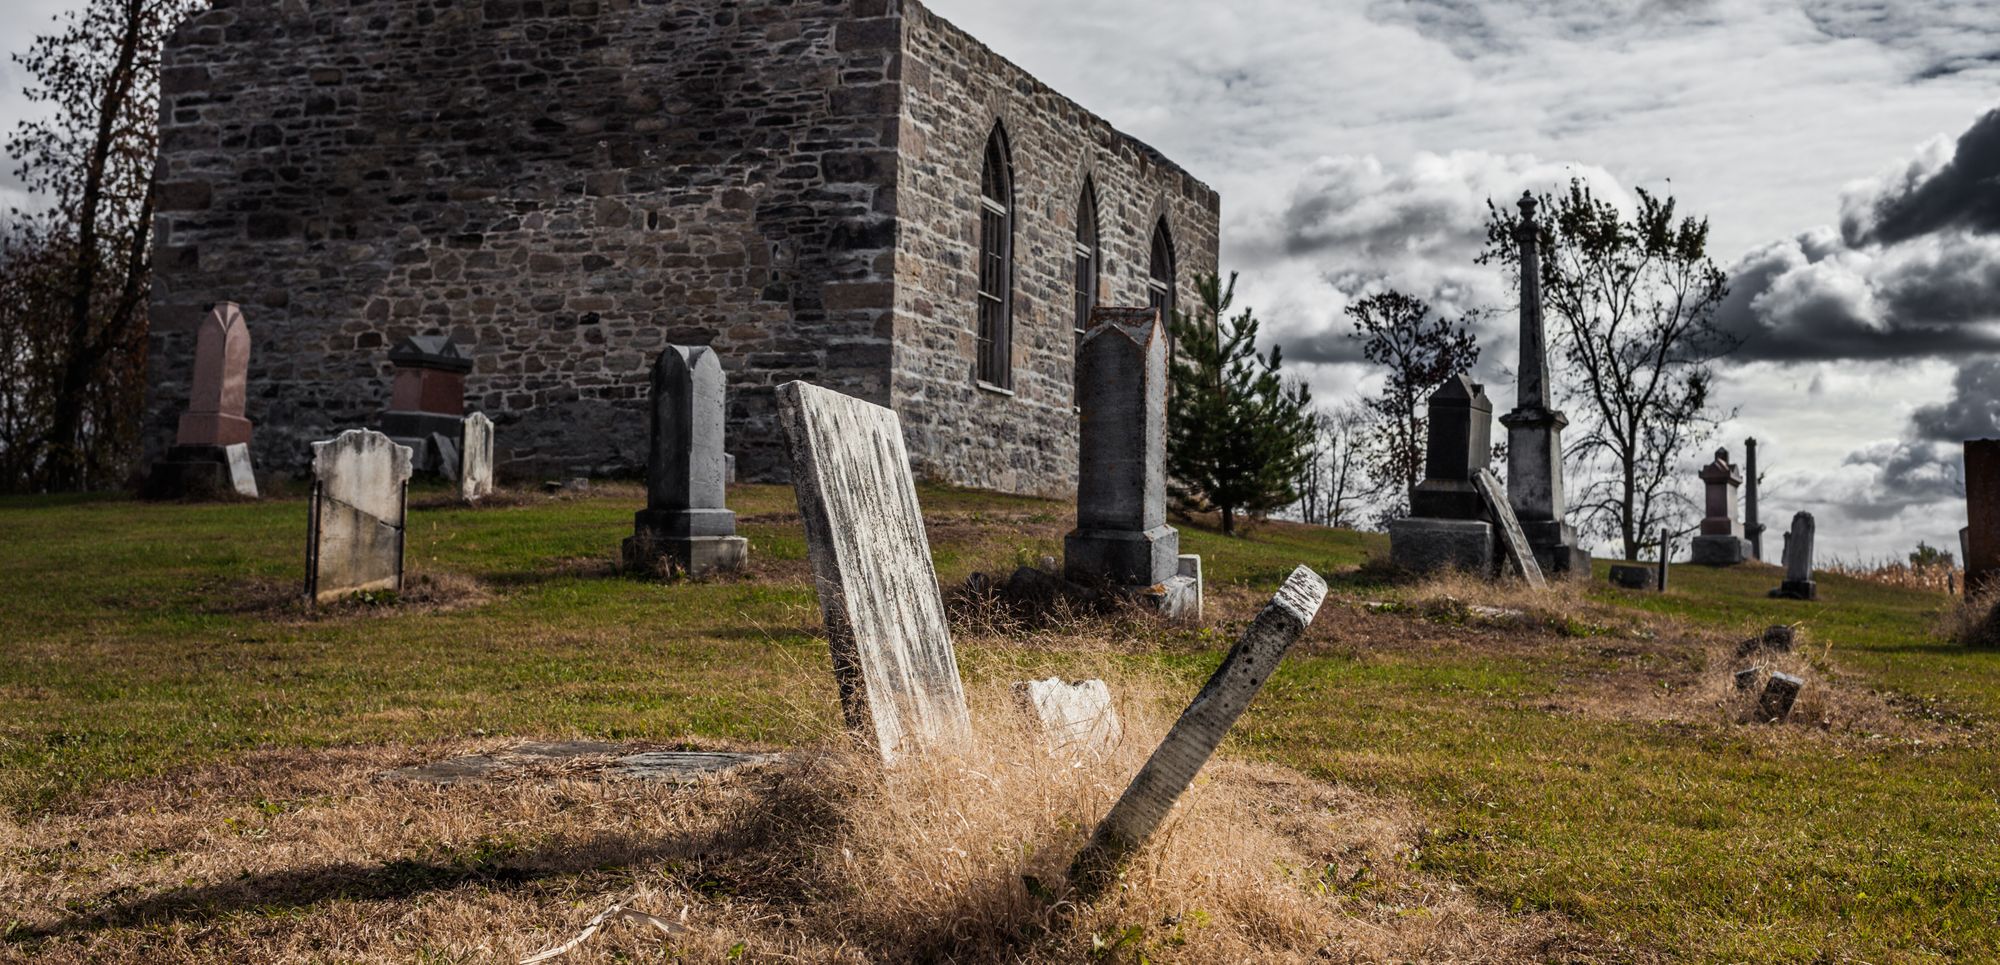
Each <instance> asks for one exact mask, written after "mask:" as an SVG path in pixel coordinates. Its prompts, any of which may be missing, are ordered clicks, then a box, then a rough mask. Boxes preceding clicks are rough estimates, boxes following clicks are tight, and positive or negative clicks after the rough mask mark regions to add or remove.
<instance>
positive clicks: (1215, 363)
mask: <svg viewBox="0 0 2000 965" xmlns="http://www.w3.org/2000/svg"><path fill="white" fill-rule="evenodd" d="M1197 284H1198V286H1199V287H1200V289H1201V301H1202V305H1201V308H1200V309H1199V310H1198V312H1197V313H1195V314H1193V315H1189V314H1183V313H1179V312H1176V313H1175V315H1174V318H1173V320H1172V323H1171V324H1172V326H1173V333H1174V339H1175V347H1174V355H1173V359H1172V366H1173V378H1172V388H1171V392H1170V393H1169V396H1168V405H1167V478H1168V487H1169V489H1170V490H1171V492H1172V494H1173V498H1174V500H1175V502H1176V503H1177V504H1178V505H1179V506H1180V507H1181V508H1182V509H1183V510H1186V511H1191V512H1211V511H1213V512H1218V513H1220V514H1221V515H1222V532H1223V534H1224V535H1229V536H1233V535H1235V534H1236V520H1237V517H1238V516H1239V515H1244V514H1248V515H1252V516H1257V515H1263V514H1265V513H1268V512H1270V511H1272V510H1274V509H1279V508H1281V507H1284V506H1287V505H1290V504H1291V503H1293V502H1295V501H1297V500H1298V492H1297V490H1296V487H1295V484H1296V482H1297V480H1298V478H1299V475H1300V473H1301V472H1303V471H1304V468H1305V462H1306V459H1307V458H1308V453H1309V452H1310V451H1311V447H1312V442H1313V423H1312V417H1311V414H1310V413H1309V412H1308V411H1307V409H1308V407H1309V406H1310V404H1311V402H1312V394H1311V393H1310V392H1309V391H1308V390H1307V389H1306V387H1305V385H1304V384H1303V383H1301V382H1298V381H1296V380H1287V379H1285V378H1284V377H1282V376H1281V375H1280V374H1279V371H1278V367H1279V364H1280V359H1279V350H1278V348H1277V347H1276V346H1273V347H1272V349H1271V352H1270V355H1269V356H1268V357H1267V356H1265V355H1263V354H1260V353H1259V352H1258V351H1257V318H1256V316H1255V315H1254V314H1253V313H1252V312H1251V310H1250V309H1247V308H1246V309H1244V310H1243V311H1241V312H1239V313H1237V314H1235V315H1233V316H1232V315H1230V314H1229V310H1230V305H1231V303H1232V302H1233V301H1234V300H1235V297H1236V276H1235V275H1234V274H1231V275H1230V276H1229V283H1228V285H1227V286H1226V287H1225V286H1224V285H1223V282H1222V280H1221V279H1220V278H1217V277H1215V276H1213V275H1210V276H1207V277H1204V278H1202V279H1200V280H1199V282H1198V283H1197Z"/></svg>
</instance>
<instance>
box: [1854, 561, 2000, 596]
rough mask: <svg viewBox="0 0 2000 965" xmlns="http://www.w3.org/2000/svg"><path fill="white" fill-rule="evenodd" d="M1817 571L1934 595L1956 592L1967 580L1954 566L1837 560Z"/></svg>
mask: <svg viewBox="0 0 2000 965" xmlns="http://www.w3.org/2000/svg"><path fill="white" fill-rule="evenodd" d="M1817 569H1818V571H1819V572H1822V573H1838V574H1840V575H1841V576H1846V577H1851V578H1853V579H1857V580H1865V581H1867V582H1869V583H1879V584H1881V585H1883V586H1893V587H1897V588H1899V589H1905V590H1928V591H1930V592H1933V593H1953V592H1957V588H1958V587H1959V586H1961V585H1962V584H1963V583H1964V580H1965V571H1964V570H1962V569H1959V568H1958V567H1955V566H1924V567H1916V566H1911V565H1910V564H1908V563H1903V562H1895V561H1887V562H1884V561H1876V562H1867V561H1859V560H1842V559H1834V560H1829V561H1827V562H1826V563H1823V564H1820V565H1819V566H1818V567H1817Z"/></svg>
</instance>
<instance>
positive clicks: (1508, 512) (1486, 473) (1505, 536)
mask: <svg viewBox="0 0 2000 965" xmlns="http://www.w3.org/2000/svg"><path fill="white" fill-rule="evenodd" d="M1472 482H1473V485H1475V486H1477V487H1478V488H1479V495H1480V496H1481V497H1482V498H1484V499H1485V501H1486V511H1487V512H1489V513H1491V514H1492V515H1493V519H1494V520H1495V521H1496V522H1497V523H1498V524H1499V526H1498V529H1499V532H1500V545H1501V546H1503V547H1505V549H1506V553H1507V562H1509V563H1512V564H1513V565H1514V573H1515V575H1517V576H1519V577H1520V578H1521V579H1524V580H1527V581H1528V585H1529V586H1531V587H1534V588H1535V589H1537V590H1543V589H1547V588H1548V585H1549V584H1548V581H1547V580H1546V579H1545V578H1544V577H1543V576H1542V565H1541V563H1540V562H1539V561H1537V560H1536V559H1535V550H1534V547H1533V546H1532V545H1530V544H1529V542H1528V537H1527V535H1526V534H1524V533H1522V532H1521V522H1520V520H1517V519H1515V518H1514V507H1513V506H1512V505H1510V504H1509V503H1508V501H1507V488H1506V487H1505V486H1502V485H1500V477H1498V476H1495V475H1494V474H1493V470H1491V469H1481V470H1479V471H1478V472H1476V473H1473V474H1472Z"/></svg>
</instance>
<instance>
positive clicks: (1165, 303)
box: [1146, 215, 1180, 347]
mask: <svg viewBox="0 0 2000 965" xmlns="http://www.w3.org/2000/svg"><path fill="white" fill-rule="evenodd" d="M1150 247H1151V250H1150V251H1149V252H1148V254H1147V264H1146V305H1147V307H1149V308H1154V309H1157V310H1159V313H1160V324H1161V326H1163V327H1164V328H1166V330H1167V344H1168V346H1170V347H1171V346H1172V345H1173V331H1174V314H1173V313H1174V311H1175V309H1176V308H1177V307H1178V305H1177V296H1178V286H1179V284H1180V277H1179V274H1180V271H1179V267H1178V266H1177V265H1176V264H1175V262H1176V261H1177V260H1178V259H1176V258H1175V252H1174V235H1173V229H1172V228H1171V227H1170V226H1169V225H1168V224H1167V219H1166V217H1165V216H1164V215H1162V216H1161V217H1160V220H1159V221H1158V222H1156V223H1154V225H1153V239H1152V244H1151V246H1150Z"/></svg>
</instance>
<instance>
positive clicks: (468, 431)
mask: <svg viewBox="0 0 2000 965" xmlns="http://www.w3.org/2000/svg"><path fill="white" fill-rule="evenodd" d="M458 457H459V469H458V496H459V498H460V499H463V500H465V501H466V502H468V503H476V502H478V501H479V500H481V499H484V498H485V497H487V496H491V495H493V420H492V419H488V418H487V417H486V414H485V413H483V412H474V413H473V414H471V415H469V416H466V417H465V442H464V445H463V446H461V447H460V448H459V453H458Z"/></svg>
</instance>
